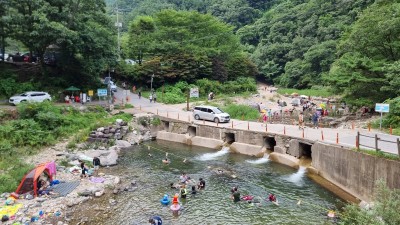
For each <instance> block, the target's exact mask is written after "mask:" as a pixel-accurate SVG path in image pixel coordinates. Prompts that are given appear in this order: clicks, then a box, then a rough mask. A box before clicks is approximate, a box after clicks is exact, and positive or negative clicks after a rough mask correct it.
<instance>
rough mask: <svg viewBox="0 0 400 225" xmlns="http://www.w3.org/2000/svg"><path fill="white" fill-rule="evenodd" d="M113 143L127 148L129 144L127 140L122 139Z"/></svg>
mask: <svg viewBox="0 0 400 225" xmlns="http://www.w3.org/2000/svg"><path fill="white" fill-rule="evenodd" d="M115 144H116V145H117V146H118V147H121V148H128V147H130V146H131V144H130V143H129V142H127V141H124V140H117V141H116V142H115Z"/></svg>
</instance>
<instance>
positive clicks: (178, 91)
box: [143, 77, 257, 104]
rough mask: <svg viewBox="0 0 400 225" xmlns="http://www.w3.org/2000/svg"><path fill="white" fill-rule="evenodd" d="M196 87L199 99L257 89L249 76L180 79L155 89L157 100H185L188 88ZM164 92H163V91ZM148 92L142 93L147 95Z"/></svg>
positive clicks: (164, 101) (171, 101) (173, 101)
mask: <svg viewBox="0 0 400 225" xmlns="http://www.w3.org/2000/svg"><path fill="white" fill-rule="evenodd" d="M191 87H197V88H198V89H199V99H198V100H206V99H207V97H208V94H209V93H210V92H213V93H214V94H215V95H216V97H217V98H220V97H221V96H232V95H237V94H243V93H251V92H253V93H254V92H256V91H257V86H256V83H255V80H254V79H253V78H250V77H239V78H238V79H236V80H234V81H227V82H218V81H213V80H209V79H207V78H203V79H200V80H197V81H196V82H195V83H192V84H188V83H187V82H185V81H180V82H177V83H175V84H174V85H165V86H164V87H160V88H157V89H156V92H155V93H156V96H157V101H159V102H163V103H167V104H177V103H184V102H186V100H187V99H186V98H187V94H188V90H189V89H188V88H191ZM163 92H164V93H163ZM149 95H150V92H146V93H144V94H143V96H144V97H148V96H149ZM193 100H197V99H192V100H191V101H193Z"/></svg>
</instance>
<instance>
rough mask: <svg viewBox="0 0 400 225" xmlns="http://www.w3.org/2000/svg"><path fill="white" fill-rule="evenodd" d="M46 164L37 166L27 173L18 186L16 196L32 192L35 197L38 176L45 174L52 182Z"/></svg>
mask: <svg viewBox="0 0 400 225" xmlns="http://www.w3.org/2000/svg"><path fill="white" fill-rule="evenodd" d="M46 165H47V163H42V164H39V165H37V166H36V167H35V168H34V169H33V170H31V171H30V172H29V173H27V174H26V175H25V176H24V178H22V180H21V183H20V184H19V185H18V188H17V190H16V191H15V193H17V194H25V193H27V192H30V191H33V193H34V195H35V196H37V191H38V188H37V183H38V179H39V176H40V175H41V174H42V173H46V174H47V176H48V177H49V179H50V181H52V180H53V178H52V175H51V173H50V170H49V169H48V168H46Z"/></svg>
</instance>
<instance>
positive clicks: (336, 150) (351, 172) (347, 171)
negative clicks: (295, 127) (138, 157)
mask: <svg viewBox="0 0 400 225" xmlns="http://www.w3.org/2000/svg"><path fill="white" fill-rule="evenodd" d="M160 119H161V121H162V126H163V129H164V131H159V132H158V133H157V139H160V140H166V141H173V142H179V143H183V144H187V145H194V146H202V147H207V148H210V149H221V147H222V146H223V145H224V143H228V144H230V149H231V152H234V153H238V154H244V155H252V156H257V157H263V156H264V154H265V153H266V151H267V150H269V151H272V152H271V153H270V155H269V159H271V160H273V161H275V162H278V163H281V164H285V165H288V166H290V167H293V168H299V166H300V163H301V162H302V161H304V159H307V160H306V161H307V162H308V163H309V162H310V161H311V166H309V167H308V169H307V171H308V172H309V175H310V177H311V178H313V179H314V180H315V181H317V182H318V183H320V184H322V185H323V186H325V187H326V188H328V189H332V188H333V189H335V190H332V191H333V192H335V193H338V191H337V189H341V192H342V193H344V194H339V195H340V196H341V197H343V198H344V199H347V200H350V199H351V200H352V201H359V200H363V201H366V202H370V201H371V200H372V196H373V190H374V186H375V183H376V181H377V180H379V179H382V180H383V181H384V182H385V183H386V184H387V186H388V187H389V188H398V189H399V188H400V179H398V178H399V177H400V162H399V161H393V160H388V159H384V158H378V157H376V156H371V155H367V154H364V153H362V152H356V151H353V150H351V149H347V148H344V147H343V146H337V145H329V144H325V143H320V142H312V141H309V140H304V139H301V138H294V137H290V136H286V135H279V134H273V133H268V132H255V131H249V130H239V129H231V128H226V127H214V126H209V125H204V124H194V123H188V122H183V121H179V120H174V119H170V118H164V117H160ZM316 176H317V177H316ZM321 178H324V179H326V180H324V181H321V180H323V179H321ZM329 182H330V184H327V183H329ZM339 192H340V191H339ZM346 195H347V196H349V195H351V196H352V197H355V198H348V197H346Z"/></svg>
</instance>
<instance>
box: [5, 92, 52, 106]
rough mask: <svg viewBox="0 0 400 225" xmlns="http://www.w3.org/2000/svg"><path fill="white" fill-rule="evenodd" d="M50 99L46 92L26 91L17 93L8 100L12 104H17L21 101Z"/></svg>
mask: <svg viewBox="0 0 400 225" xmlns="http://www.w3.org/2000/svg"><path fill="white" fill-rule="evenodd" d="M43 101H51V96H50V95H49V94H48V93H47V92H41V91H28V92H25V93H22V94H19V95H14V96H12V97H11V98H10V99H9V100H8V102H9V103H10V104H13V105H18V104H19V103H21V102H43Z"/></svg>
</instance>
